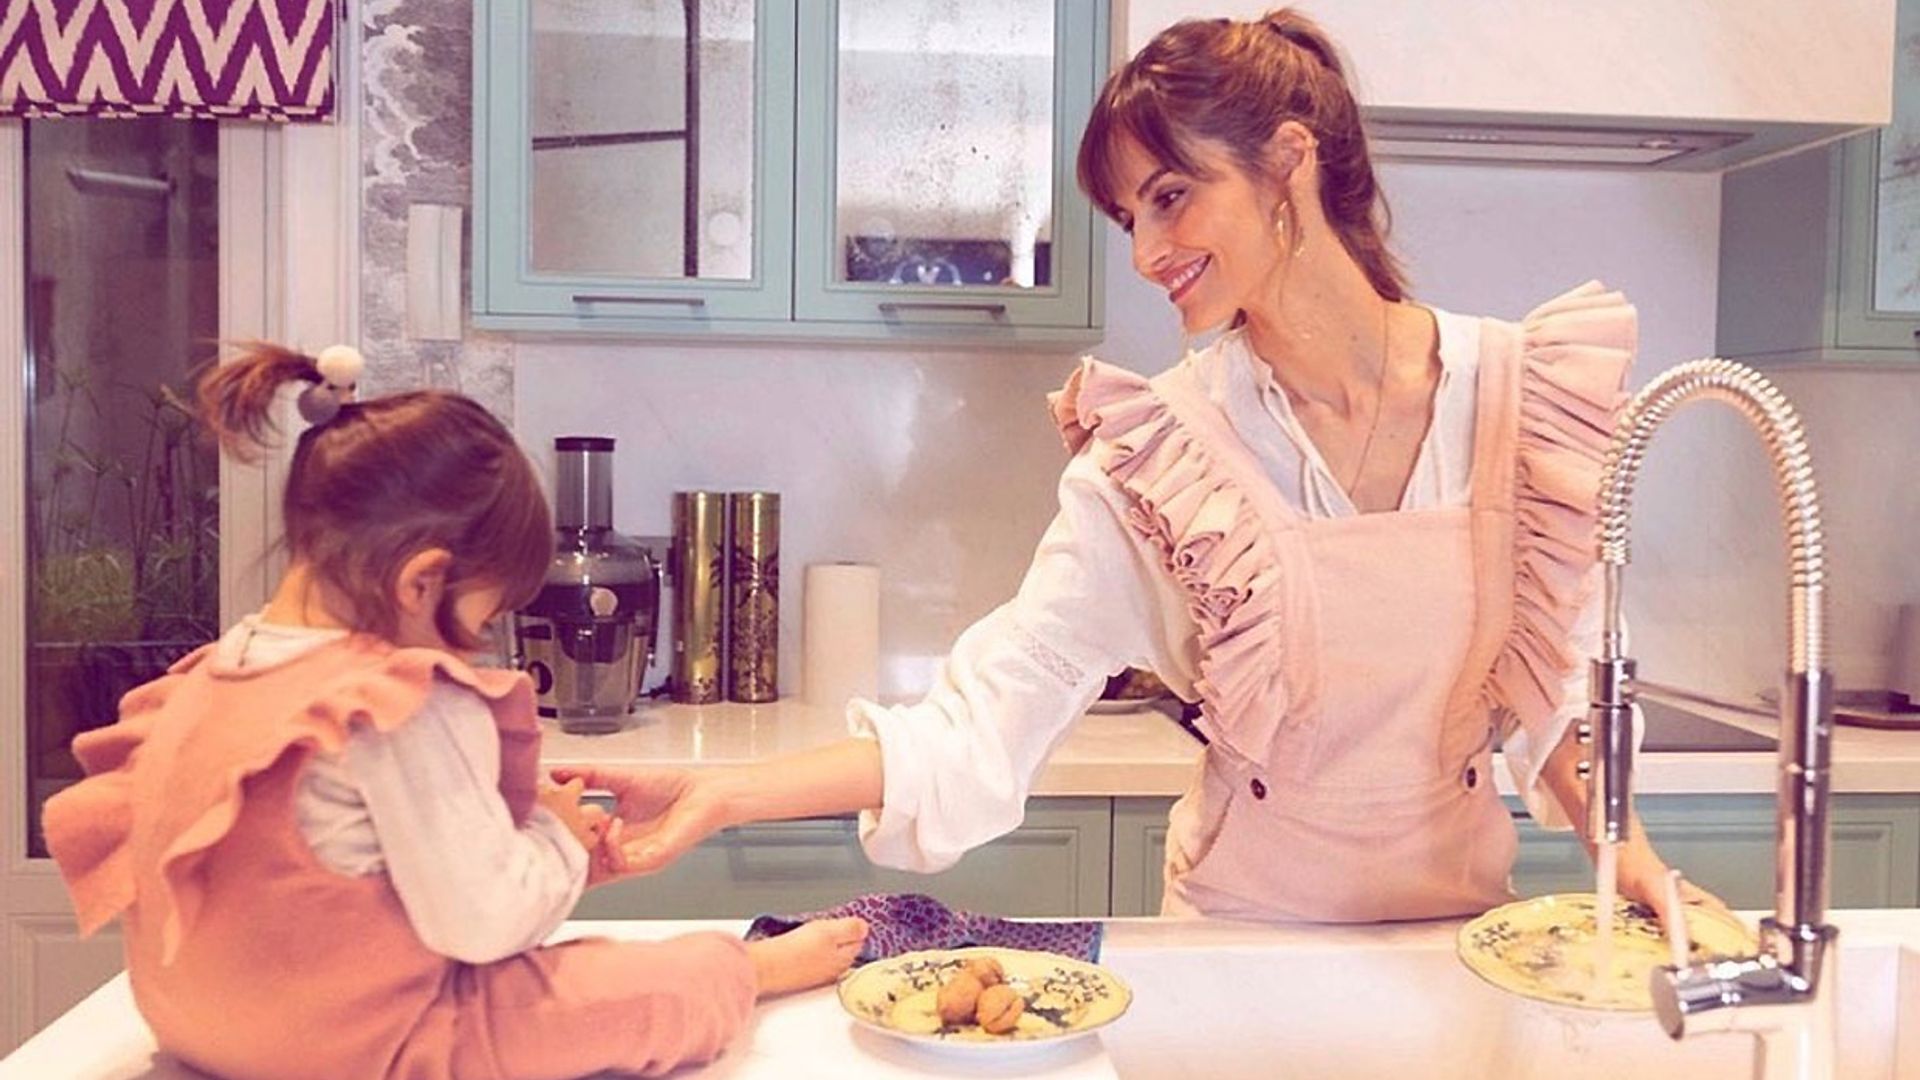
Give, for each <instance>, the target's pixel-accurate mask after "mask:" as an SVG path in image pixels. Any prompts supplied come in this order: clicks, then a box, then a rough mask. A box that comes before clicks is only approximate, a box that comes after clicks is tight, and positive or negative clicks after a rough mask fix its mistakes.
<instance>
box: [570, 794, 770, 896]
mask: <svg viewBox="0 0 1920 1080" xmlns="http://www.w3.org/2000/svg"><path fill="white" fill-rule="evenodd" d="M723 773H724V770H718V769H713V770H702V771H700V772H694V771H692V770H690V769H574V768H560V769H555V770H553V779H554V780H555V781H556V782H558V783H561V784H571V783H573V782H575V781H578V782H580V783H581V784H582V786H584V787H586V788H590V789H595V790H605V791H610V792H612V793H613V795H614V798H615V800H616V803H615V806H614V817H613V821H612V822H610V823H609V825H608V829H607V833H606V836H605V837H604V840H603V842H602V843H601V845H600V851H599V852H598V857H597V858H596V859H595V864H596V865H595V870H596V871H597V872H598V873H599V874H600V875H601V876H600V877H599V879H598V881H605V880H609V879H611V878H616V877H625V876H628V875H631V874H650V873H653V872H654V871H656V870H661V869H664V868H666V867H667V866H669V865H671V864H672V863H673V861H674V860H676V859H678V858H679V857H680V856H682V855H684V854H686V853H687V852H688V851H690V850H692V849H693V848H694V847H695V846H696V845H698V844H699V843H700V842H701V841H702V840H705V839H706V838H707V837H709V836H711V835H713V834H714V833H716V832H718V831H719V830H721V829H722V828H725V827H726V826H728V825H731V824H733V823H734V822H733V820H732V818H731V816H730V813H729V810H728V800H727V798H726V797H725V795H724V789H725V783H724V776H723V775H722V774H723ZM598 881H595V880H594V879H593V876H592V873H591V872H590V875H589V883H591V884H597V883H598Z"/></svg>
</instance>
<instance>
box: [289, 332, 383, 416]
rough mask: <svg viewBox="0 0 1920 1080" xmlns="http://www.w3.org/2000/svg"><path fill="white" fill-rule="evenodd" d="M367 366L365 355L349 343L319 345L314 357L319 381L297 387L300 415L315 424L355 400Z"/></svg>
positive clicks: (338, 411) (337, 412)
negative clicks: (322, 347) (319, 349)
mask: <svg viewBox="0 0 1920 1080" xmlns="http://www.w3.org/2000/svg"><path fill="white" fill-rule="evenodd" d="M366 366H367V361H366V358H365V357H363V356H361V355H360V350H359V349H356V348H354V347H353V346H351V345H329V346H328V347H326V348H325V349H322V350H321V351H320V355H319V356H317V357H315V358H314V361H313V367H314V370H315V371H316V372H317V373H318V374H319V376H320V381H319V382H317V383H315V384H313V385H312V386H309V387H307V388H306V389H305V390H302V391H300V401H299V408H300V418H301V419H303V420H305V421H306V422H307V423H309V424H313V425H315V426H318V425H320V424H324V423H326V422H327V421H329V420H332V419H333V418H334V417H336V416H338V415H340V406H342V405H345V404H346V403H347V402H349V401H352V400H354V395H355V393H356V392H357V391H358V389H359V386H360V372H361V371H363V370H365V369H366Z"/></svg>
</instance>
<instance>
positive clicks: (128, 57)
mask: <svg viewBox="0 0 1920 1080" xmlns="http://www.w3.org/2000/svg"><path fill="white" fill-rule="evenodd" d="M334 19H335V0H0V116H179V117H200V118H211V119H220V120H228V119H256V120H325V119H326V118H327V117H329V116H330V115H332V113H333V30H334Z"/></svg>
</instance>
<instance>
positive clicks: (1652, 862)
mask: <svg viewBox="0 0 1920 1080" xmlns="http://www.w3.org/2000/svg"><path fill="white" fill-rule="evenodd" d="M1667 874H1668V867H1667V864H1666V862H1664V861H1663V860H1662V859H1661V858H1660V855H1659V853H1658V852H1656V851H1654V850H1653V845H1652V844H1651V843H1649V842H1648V840H1647V837H1646V834H1645V833H1643V832H1641V831H1639V829H1638V828H1636V829H1634V831H1633V835H1632V837H1631V838H1630V839H1628V840H1627V841H1625V842H1624V843H1622V844H1621V845H1620V861H1619V874H1618V876H1617V878H1616V879H1615V880H1616V883H1617V884H1618V885H1619V888H1620V895H1621V897H1622V898H1624V899H1627V900H1636V901H1639V902H1640V903H1642V904H1645V905H1646V906H1648V907H1650V908H1652V909H1653V913H1654V915H1656V916H1657V917H1658V918H1659V920H1660V924H1661V925H1662V926H1665V925H1667V920H1669V919H1671V918H1675V917H1677V916H1678V914H1679V913H1678V912H1675V911H1672V910H1671V905H1670V904H1669V903H1668V902H1667ZM1680 903H1681V904H1682V905H1683V906H1687V907H1703V908H1707V909H1709V910H1713V911H1719V912H1722V913H1728V914H1730V913H1731V912H1730V911H1729V909H1728V907H1727V905H1726V903H1725V902H1724V901H1722V900H1721V899H1720V898H1719V897H1717V896H1715V895H1713V894H1712V893H1710V892H1708V891H1707V890H1705V889H1702V888H1701V887H1700V886H1698V885H1695V884H1694V883H1693V882H1691V881H1688V880H1686V879H1685V878H1682V879H1681V881H1680Z"/></svg>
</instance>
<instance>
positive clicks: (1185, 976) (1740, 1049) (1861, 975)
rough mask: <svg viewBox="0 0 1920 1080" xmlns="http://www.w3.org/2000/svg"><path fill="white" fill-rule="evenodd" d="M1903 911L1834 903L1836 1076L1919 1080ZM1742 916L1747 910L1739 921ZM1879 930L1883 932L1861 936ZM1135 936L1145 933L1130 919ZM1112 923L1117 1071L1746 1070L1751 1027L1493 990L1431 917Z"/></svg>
mask: <svg viewBox="0 0 1920 1080" xmlns="http://www.w3.org/2000/svg"><path fill="white" fill-rule="evenodd" d="M1916 917H1920V916H1916V913H1914V912H1885V913H1881V912H1839V913H1835V920H1834V921H1835V922H1836V923H1837V924H1838V925H1839V926H1840V927H1841V937H1840V952H1839V968H1838V972H1837V974H1838V983H1837V986H1838V995H1839V996H1838V999H1837V1007H1838V1023H1839V1040H1838V1042H1839V1046H1840V1059H1839V1061H1838V1063H1837V1064H1838V1068H1837V1069H1836V1072H1835V1075H1836V1076H1840V1077H1848V1078H1852V1077H1860V1078H1869V1077H1870V1078H1874V1080H1920V940H1917V939H1916V938H1915V936H1914V934H1913V933H1912V931H1911V929H1910V928H1911V926H1912V923H1913V921H1914V919H1915V918H1916ZM1749 921H1751V920H1749ZM1876 928H1877V929H1878V931H1884V932H1877V929H1876ZM1141 929H1142V930H1143V931H1144V930H1146V929H1147V928H1144V927H1143V928H1141ZM1128 937H1129V935H1128V934H1127V933H1126V931H1125V930H1123V929H1122V927H1121V926H1118V925H1116V926H1115V927H1114V928H1113V933H1112V937H1111V939H1110V945H1109V948H1108V950H1107V952H1106V954H1105V956H1103V958H1102V962H1103V963H1104V964H1105V965H1106V966H1108V967H1110V968H1112V969H1114V970H1115V971H1117V972H1119V973H1120V975H1121V976H1122V977H1123V978H1125V979H1127V980H1128V981H1129V982H1130V983H1131V984H1132V986H1133V987H1134V989H1135V997H1134V1002H1133V1006H1132V1008H1131V1009H1130V1010H1129V1011H1128V1013H1127V1015H1126V1016H1124V1017H1122V1018H1121V1020H1120V1021H1119V1022H1118V1023H1116V1024H1115V1025H1114V1026H1113V1027H1111V1028H1109V1029H1108V1030H1107V1031H1106V1032H1104V1033H1103V1038H1104V1040H1105V1043H1106V1048H1107V1052H1108V1054H1109V1055H1110V1056H1111V1057H1112V1059H1113V1065H1114V1069H1115V1071H1116V1072H1117V1073H1118V1074H1119V1075H1120V1076H1122V1077H1134V1076H1138V1077H1202V1076H1204V1077H1207V1078H1208V1080H1239V1078H1243V1077H1244V1078H1249V1080H1251V1078H1255V1077H1259V1078H1262V1080H1269V1078H1274V1077H1314V1078H1317V1080H1340V1078H1345V1077H1353V1078H1361V1077H1366V1078H1375V1077H1416V1076H1417V1077H1422V1078H1452V1077H1459V1078H1462V1080H1466V1078H1473V1080H1481V1078H1484V1077H1496V1076H1497V1077H1502V1078H1514V1080H1527V1078H1536V1077H1537V1078H1540V1080H1580V1078H1592V1080H1618V1078H1620V1077H1638V1078H1644V1080H1653V1078H1656V1077H1685V1078H1686V1080H1748V1078H1749V1077H1750V1076H1751V1075H1752V1073H1751V1070H1752V1063H1753V1046H1754V1040H1753V1037H1752V1036H1750V1035H1736V1034H1722V1035H1707V1036H1696V1037H1693V1038H1690V1039H1688V1040H1686V1041H1684V1042H1674V1041H1673V1040H1671V1039H1669V1038H1667V1036H1666V1034H1665V1033H1664V1032H1662V1031H1661V1030H1660V1027H1659V1025H1658V1024H1657V1023H1656V1022H1655V1021H1654V1018H1653V1017H1652V1016H1651V1015H1650V1014H1611V1013H1600V1012H1591V1011H1586V1010H1578V1009H1572V1008H1565V1007H1560V1006H1552V1005H1546V1004H1542V1003H1538V1002H1534V1001H1530V1000H1527V999H1523V998H1519V997H1515V996H1513V995H1510V994H1507V993H1505V992H1503V991H1500V990H1496V989H1494V988H1493V987H1492V986H1490V985H1489V984H1487V983H1485V982H1482V981H1481V980H1480V979H1479V977H1477V976H1475V975H1474V974H1472V973H1471V972H1469V971H1468V970H1467V969H1466V968H1465V967H1464V966H1463V965H1462V964H1461V963H1460V961H1459V960H1458V959H1457V958H1456V957H1455V955H1454V950H1453V945H1452V936H1451V933H1441V932H1437V931H1436V929H1435V928H1434V927H1433V924H1408V925H1407V926H1405V927H1404V928H1401V929H1399V930H1396V929H1395V928H1393V927H1374V928H1337V927H1334V928H1314V929H1309V930H1302V931H1300V932H1298V933H1289V934H1287V935H1286V937H1287V938H1288V942H1287V943H1286V944H1271V945H1269V944H1264V943H1262V942H1261V941H1260V939H1259V938H1258V937H1256V936H1254V935H1251V934H1250V935H1248V936H1247V937H1246V939H1245V940H1243V941H1239V942H1236V943H1228V942H1226V941H1222V942H1219V943H1217V944H1203V943H1202V942H1200V941H1185V942H1182V941H1179V940H1177V939H1176V938H1173V937H1172V936H1171V935H1170V936H1169V938H1168V941H1167V943H1166V947H1153V946H1152V945H1151V944H1150V943H1148V942H1143V941H1138V940H1134V941H1129V940H1128Z"/></svg>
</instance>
